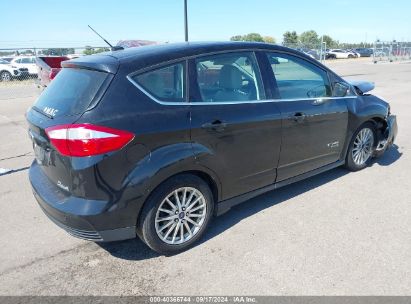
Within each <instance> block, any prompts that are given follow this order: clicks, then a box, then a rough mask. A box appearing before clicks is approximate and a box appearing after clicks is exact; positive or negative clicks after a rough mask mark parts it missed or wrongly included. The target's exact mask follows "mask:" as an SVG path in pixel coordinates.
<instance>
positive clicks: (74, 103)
mask: <svg viewBox="0 0 411 304" xmlns="http://www.w3.org/2000/svg"><path fill="white" fill-rule="evenodd" d="M107 77H108V74H107V73H104V72H97V71H92V70H86V69H71V68H64V69H62V70H61V71H60V72H59V73H58V74H57V76H56V78H55V79H54V80H53V81H52V82H51V83H50V85H49V86H48V87H47V89H46V90H45V91H44V92H43V93H42V94H41V95H40V97H39V98H38V100H37V102H36V103H35V104H34V106H35V107H36V108H37V109H38V110H41V111H42V112H44V113H45V114H47V115H50V116H53V117H58V116H67V115H76V114H81V113H83V112H84V111H85V110H86V109H87V108H88V106H89V105H90V104H91V102H92V101H93V99H94V97H95V96H96V95H97V93H98V91H99V89H100V88H101V87H102V85H103V83H104V81H105V80H106V79H107Z"/></svg>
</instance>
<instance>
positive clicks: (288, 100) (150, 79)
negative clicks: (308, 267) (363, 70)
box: [26, 42, 397, 254]
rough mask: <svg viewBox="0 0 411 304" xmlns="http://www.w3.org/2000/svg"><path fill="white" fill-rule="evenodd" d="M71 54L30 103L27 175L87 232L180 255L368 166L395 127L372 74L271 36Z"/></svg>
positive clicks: (41, 199) (58, 217) (52, 211)
mask: <svg viewBox="0 0 411 304" xmlns="http://www.w3.org/2000/svg"><path fill="white" fill-rule="evenodd" d="M60 63H61V61H60ZM61 64H62V66H63V69H62V71H61V72H60V73H59V74H58V75H57V77H56V79H55V80H54V81H52V82H51V84H50V86H49V88H48V89H47V90H45V91H44V92H43V94H42V95H41V96H40V97H39V98H38V100H37V101H36V103H35V104H34V106H33V107H32V108H31V109H29V111H28V112H27V114H26V118H27V121H28V128H29V135H30V137H31V140H32V142H33V148H34V152H35V157H36V160H35V161H34V162H33V163H32V165H31V168H30V170H29V178H30V182H31V185H32V187H33V193H34V196H35V198H36V199H37V201H38V203H39V204H40V206H41V208H42V210H43V211H44V212H45V213H46V214H47V215H48V216H49V217H50V218H51V219H52V220H53V221H54V222H55V223H56V224H57V225H59V226H60V227H62V228H63V229H65V230H66V231H67V232H68V233H70V234H72V235H74V236H77V237H80V238H83V239H87V240H92V241H115V240H123V239H128V238H134V237H136V235H138V236H140V237H141V238H142V240H144V242H146V244H148V246H150V247H151V248H152V249H154V250H156V251H157V252H160V253H163V254H174V253H177V252H180V251H182V250H185V249H187V248H189V247H190V246H192V245H193V244H194V243H195V242H196V241H197V240H199V238H200V237H201V236H202V235H203V234H204V232H205V231H206V228H207V226H208V224H209V223H210V220H211V219H212V217H213V216H214V215H218V214H222V213H224V212H226V211H228V210H229V209H230V208H231V207H233V206H234V205H236V204H239V203H241V202H244V201H246V200H248V199H250V198H252V197H255V196H257V195H260V194H262V193H264V192H266V191H270V190H273V189H276V188H279V187H282V186H285V185H288V184H290V183H293V182H296V181H300V180H301V179H303V178H308V177H310V176H313V175H315V174H319V173H322V172H324V171H326V170H330V169H332V168H336V167H338V166H342V165H345V166H346V167H347V168H348V169H349V170H352V171H357V170H361V169H364V168H365V167H367V165H368V164H369V162H370V160H371V158H372V157H373V156H376V155H377V156H378V155H382V153H384V151H385V150H386V149H387V148H388V147H389V146H390V145H391V144H392V143H393V142H394V140H395V138H396V134H397V125H396V117H395V115H391V113H390V106H389V104H388V103H387V102H385V101H383V100H381V99H380V98H378V97H375V96H373V95H371V94H365V93H367V92H369V91H370V90H371V89H372V88H373V85H371V84H369V83H361V82H358V83H355V84H350V83H348V82H347V81H345V80H344V79H342V78H341V77H340V76H338V75H337V74H335V73H334V72H333V71H331V70H330V69H328V68H327V67H326V66H324V65H322V64H321V63H319V62H318V61H317V60H314V59H312V58H311V57H309V56H306V55H304V54H303V53H301V52H299V51H296V50H292V49H288V48H285V47H280V46H276V45H272V44H263V43H243V42H237V43H234V42H227V43H223V42H220V43H189V44H188V43H187V44H186V43H182V44H165V45H161V46H146V47H140V48H130V49H126V50H121V51H115V52H110V53H105V54H104V53H103V54H99V55H93V56H84V57H81V58H77V59H74V60H70V61H67V62H62V63H61ZM341 191H344V190H341Z"/></svg>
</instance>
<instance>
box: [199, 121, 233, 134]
mask: <svg viewBox="0 0 411 304" xmlns="http://www.w3.org/2000/svg"><path fill="white" fill-rule="evenodd" d="M226 127H227V123H225V122H223V121H221V120H219V119H217V120H215V121H213V122H207V123H205V124H203V125H202V126H201V128H202V129H207V130H211V131H216V132H221V131H224V130H225V128H226Z"/></svg>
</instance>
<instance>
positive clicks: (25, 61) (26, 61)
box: [11, 56, 38, 76]
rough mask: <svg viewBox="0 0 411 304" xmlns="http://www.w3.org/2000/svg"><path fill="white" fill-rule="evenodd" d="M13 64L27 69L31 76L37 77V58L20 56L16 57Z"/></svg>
mask: <svg viewBox="0 0 411 304" xmlns="http://www.w3.org/2000/svg"><path fill="white" fill-rule="evenodd" d="M11 64H13V65H15V66H17V67H21V68H27V70H28V71H29V75H30V76H37V73H38V69H37V65H36V57H35V56H19V57H15V58H14V59H13V60H11Z"/></svg>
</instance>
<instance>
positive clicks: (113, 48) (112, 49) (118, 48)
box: [88, 25, 124, 51]
mask: <svg viewBox="0 0 411 304" xmlns="http://www.w3.org/2000/svg"><path fill="white" fill-rule="evenodd" d="M88 27H89V28H90V29H91V30H92V31H93V32H94V33H96V35H97V36H99V37H100V38H101V39H103V41H104V42H105V43H107V44H108V45H109V46H110V50H111V51H119V50H124V48H123V47H122V46H112V45H111V44H110V42H108V41H107V40H106V39H104V38H103V36H101V35H100V34H99V33H97V32H96V30H95V29H93V28H92V27H91V26H90V25H88Z"/></svg>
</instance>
